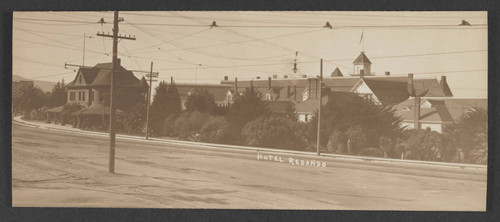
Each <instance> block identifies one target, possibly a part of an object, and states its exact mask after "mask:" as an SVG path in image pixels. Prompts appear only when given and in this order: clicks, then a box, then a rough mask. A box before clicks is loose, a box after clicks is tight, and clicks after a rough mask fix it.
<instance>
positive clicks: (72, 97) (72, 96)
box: [69, 92, 75, 101]
mask: <svg viewBox="0 0 500 222" xmlns="http://www.w3.org/2000/svg"><path fill="white" fill-rule="evenodd" d="M69 101H75V92H69Z"/></svg>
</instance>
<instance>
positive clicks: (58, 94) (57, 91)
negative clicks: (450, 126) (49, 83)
mask: <svg viewBox="0 0 500 222" xmlns="http://www.w3.org/2000/svg"><path fill="white" fill-rule="evenodd" d="M64 104H66V85H65V83H64V79H62V80H61V81H60V82H57V83H56V85H54V87H53V88H52V91H51V93H50V99H49V102H48V107H49V108H52V107H57V106H62V105H64Z"/></svg>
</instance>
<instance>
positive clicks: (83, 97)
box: [82, 92, 85, 101]
mask: <svg viewBox="0 0 500 222" xmlns="http://www.w3.org/2000/svg"><path fill="white" fill-rule="evenodd" d="M82 101H85V92H82Z"/></svg>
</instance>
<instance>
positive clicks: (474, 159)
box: [443, 107, 488, 164]
mask: <svg viewBox="0 0 500 222" xmlns="http://www.w3.org/2000/svg"><path fill="white" fill-rule="evenodd" d="M487 135H488V111H487V110H486V109H484V108H479V107H473V108H472V109H471V110H470V111H469V112H466V113H464V114H463V115H462V116H461V117H460V119H459V120H458V121H457V122H455V123H452V124H450V125H448V126H445V127H444V129H443V147H444V149H445V152H444V158H445V159H446V160H447V161H453V162H465V163H476V164H486V162H487V156H488V155H487V154H488V143H487Z"/></svg>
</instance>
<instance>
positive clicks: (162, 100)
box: [150, 81, 182, 135]
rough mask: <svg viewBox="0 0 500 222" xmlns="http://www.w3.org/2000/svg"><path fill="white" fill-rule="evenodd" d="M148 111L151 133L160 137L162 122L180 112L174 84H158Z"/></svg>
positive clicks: (180, 108)
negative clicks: (149, 113)
mask: <svg viewBox="0 0 500 222" xmlns="http://www.w3.org/2000/svg"><path fill="white" fill-rule="evenodd" d="M150 109H151V110H150V112H151V119H150V125H151V133H152V134H153V135H160V134H161V132H162V127H163V122H164V120H165V119H166V118H167V117H168V116H170V115H172V114H179V113H180V112H181V110H182V106H181V100H180V96H179V93H178V92H177V87H175V84H174V83H172V84H170V85H168V84H167V83H166V82H164V81H163V82H160V84H159V86H158V87H156V89H155V94H154V96H153V102H152V103H151V107H150Z"/></svg>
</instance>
